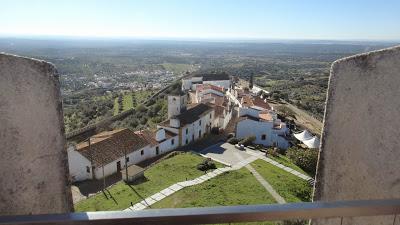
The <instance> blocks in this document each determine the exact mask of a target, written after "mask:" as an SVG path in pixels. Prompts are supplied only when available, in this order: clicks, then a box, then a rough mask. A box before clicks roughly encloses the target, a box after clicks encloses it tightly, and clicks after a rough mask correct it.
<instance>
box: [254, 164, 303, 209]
mask: <svg viewBox="0 0 400 225" xmlns="http://www.w3.org/2000/svg"><path fill="white" fill-rule="evenodd" d="M251 165H252V166H253V167H254V169H255V170H257V172H258V173H260V174H261V176H263V177H264V178H265V180H267V181H268V183H270V184H271V185H272V187H273V188H274V189H275V190H276V191H277V192H278V193H279V194H280V195H281V196H282V197H283V198H285V200H286V201H287V202H302V201H303V202H307V201H311V186H310V185H309V184H308V183H307V181H305V180H303V179H300V178H298V177H296V176H295V175H293V174H291V173H288V172H286V171H285V170H283V169H281V168H279V167H276V166H274V165H272V164H270V163H268V162H265V161H263V160H261V159H257V160H256V161H254V162H252V163H251Z"/></svg>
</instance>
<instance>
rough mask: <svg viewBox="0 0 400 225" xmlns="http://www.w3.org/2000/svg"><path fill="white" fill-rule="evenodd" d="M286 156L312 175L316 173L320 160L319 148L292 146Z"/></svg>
mask: <svg viewBox="0 0 400 225" xmlns="http://www.w3.org/2000/svg"><path fill="white" fill-rule="evenodd" d="M286 156H287V157H288V158H289V159H290V160H292V162H293V163H294V164H296V165H297V166H299V167H300V168H301V169H303V170H304V171H306V172H307V173H310V174H312V175H314V174H315V170H316V168H317V161H318V150H316V149H308V148H307V149H301V148H297V147H291V148H289V149H288V150H287V152H286Z"/></svg>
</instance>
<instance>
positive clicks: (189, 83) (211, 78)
mask: <svg viewBox="0 0 400 225" xmlns="http://www.w3.org/2000/svg"><path fill="white" fill-rule="evenodd" d="M199 84H212V85H215V86H220V87H223V88H225V89H228V88H230V86H231V79H230V77H229V75H228V74H227V73H212V74H199V75H196V76H194V77H190V78H188V79H182V90H184V91H186V90H192V91H195V90H196V87H197V85H199Z"/></svg>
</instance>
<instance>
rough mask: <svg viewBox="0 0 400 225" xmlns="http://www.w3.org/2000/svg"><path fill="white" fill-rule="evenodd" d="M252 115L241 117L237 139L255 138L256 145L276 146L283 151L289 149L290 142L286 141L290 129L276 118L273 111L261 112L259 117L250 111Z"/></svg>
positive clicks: (237, 126) (238, 123)
mask: <svg viewBox="0 0 400 225" xmlns="http://www.w3.org/2000/svg"><path fill="white" fill-rule="evenodd" d="M248 112H251V114H244V112H243V111H242V115H241V116H240V118H239V120H238V122H237V124H236V137H237V138H246V137H249V136H255V137H256V140H255V141H254V143H255V144H262V145H264V146H268V147H269V146H276V147H279V148H281V149H287V148H288V147H289V142H288V141H287V139H286V135H287V133H288V128H287V127H286V124H285V123H283V122H281V121H280V120H279V119H277V118H276V114H275V113H274V112H273V111H264V112H259V113H258V115H255V114H254V111H248Z"/></svg>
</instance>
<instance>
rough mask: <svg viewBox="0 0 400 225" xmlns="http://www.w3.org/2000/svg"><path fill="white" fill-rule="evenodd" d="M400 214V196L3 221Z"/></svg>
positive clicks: (5, 220) (1, 220)
mask: <svg viewBox="0 0 400 225" xmlns="http://www.w3.org/2000/svg"><path fill="white" fill-rule="evenodd" d="M398 214H400V199H390V200H357V201H337V202H307V203H305V202H304V203H291V204H272V205H243V206H224V207H204V208H183V209H149V210H142V211H111V212H87V213H70V214H51V215H23V216H2V217H0V224H18V225H19V224H85V225H86V224H90V225H100V224H101V225H106V224H112V225H118V224H124V225H129V224H151V225H155V224H213V223H233V222H256V221H281V220H291V219H316V218H335V217H337V218H345V217H359V216H378V215H393V224H395V221H396V215H398Z"/></svg>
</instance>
